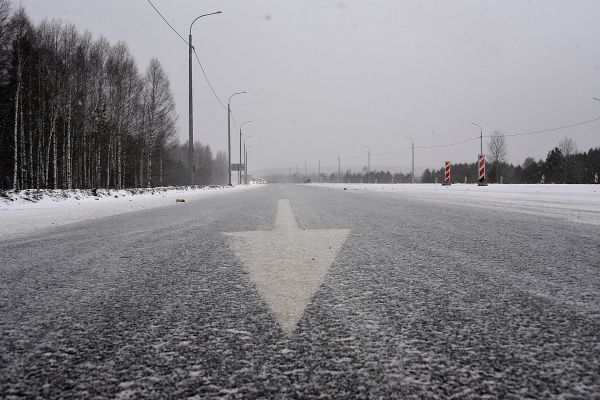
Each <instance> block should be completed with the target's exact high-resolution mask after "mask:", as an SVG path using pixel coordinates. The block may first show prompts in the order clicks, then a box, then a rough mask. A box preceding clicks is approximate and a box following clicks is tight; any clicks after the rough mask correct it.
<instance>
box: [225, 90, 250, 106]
mask: <svg viewBox="0 0 600 400" xmlns="http://www.w3.org/2000/svg"><path fill="white" fill-rule="evenodd" d="M246 93H247V92H236V93H234V94H232V95H231V96H229V100H228V101H227V102H228V103H231V98H232V97H233V96H237V95H238V94H246Z"/></svg>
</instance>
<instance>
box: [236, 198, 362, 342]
mask: <svg viewBox="0 0 600 400" xmlns="http://www.w3.org/2000/svg"><path fill="white" fill-rule="evenodd" d="M349 234H350V229H318V230H303V229H300V228H299V227H298V224H297V223H296V218H295V217H294V213H293V212H292V207H291V205H290V201H289V200H287V199H282V200H279V202H278V204H277V217H276V219H275V227H274V228H273V230H271V231H252V232H231V233H225V235H226V236H228V237H229V238H230V239H231V240H230V245H231V247H232V248H233V250H234V252H235V255H236V256H237V257H238V259H239V260H240V261H241V262H242V263H243V265H244V267H245V268H246V269H247V270H248V273H249V275H250V279H252V281H253V282H254V284H255V285H256V289H257V290H258V293H259V294H260V295H261V296H262V297H263V299H265V301H266V302H267V303H268V304H269V307H271V311H272V312H273V314H274V316H275V318H276V319H277V322H278V323H279V325H280V326H281V329H282V330H283V332H284V333H285V334H286V335H291V334H292V333H293V332H294V330H295V329H296V326H297V325H298V322H299V321H300V318H302V315H303V314H304V310H305V309H306V306H307V305H308V304H309V303H310V302H311V300H312V298H313V296H314V295H315V293H316V292H317V291H318V290H319V287H320V286H321V284H322V283H323V280H324V279H325V275H326V274H327V271H328V270H329V267H330V266H331V264H332V263H333V261H334V260H335V258H336V256H337V255H338V253H339V252H340V250H341V248H342V245H343V244H344V242H345V241H346V239H347V238H348V235H349Z"/></svg>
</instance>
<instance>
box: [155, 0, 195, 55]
mask: <svg viewBox="0 0 600 400" xmlns="http://www.w3.org/2000/svg"><path fill="white" fill-rule="evenodd" d="M146 1H147V2H148V4H150V5H151V6H152V8H154V11H156V12H157V13H158V15H160V17H161V18H162V19H163V21H165V22H166V23H167V25H169V28H171V30H172V31H173V32H175V33H176V34H177V36H179V37H180V38H181V40H183V42H184V43H185V44H187V45H188V46H189V45H190V44H189V43H188V42H187V40H185V39H184V38H183V36H181V35H180V34H179V32H177V30H176V29H175V28H173V26H172V25H171V24H170V23H169V21H167V19H166V18H165V17H164V16H163V15H162V14H161V13H160V11H158V8H156V7H155V6H154V4H152V2H151V1H150V0H146Z"/></svg>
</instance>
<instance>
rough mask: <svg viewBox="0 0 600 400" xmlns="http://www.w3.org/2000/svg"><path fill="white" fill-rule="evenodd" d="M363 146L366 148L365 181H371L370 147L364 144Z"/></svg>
mask: <svg viewBox="0 0 600 400" xmlns="http://www.w3.org/2000/svg"><path fill="white" fill-rule="evenodd" d="M363 147H366V148H367V183H371V148H370V147H369V146H367V145H366V144H363Z"/></svg>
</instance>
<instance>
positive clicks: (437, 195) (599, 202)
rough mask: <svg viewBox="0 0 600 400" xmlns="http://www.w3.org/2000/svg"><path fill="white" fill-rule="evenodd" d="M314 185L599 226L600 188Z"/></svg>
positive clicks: (496, 185)
mask: <svg viewBox="0 0 600 400" xmlns="http://www.w3.org/2000/svg"><path fill="white" fill-rule="evenodd" d="M309 185H311V186H317V187H323V188H329V189H337V190H344V188H346V190H348V191H350V192H355V193H356V192H363V193H364V192H365V191H369V192H370V191H376V192H381V193H388V194H390V195H396V196H405V197H410V198H415V199H419V200H425V201H430V202H438V203H440V205H442V204H455V205H461V206H469V207H471V206H473V207H482V208H489V209H493V210H496V211H501V210H503V211H511V212H521V213H526V214H534V215H541V216H546V217H556V218H561V219H565V220H568V221H572V222H583V223H589V224H595V225H600V185H554V184H550V185H509V184H503V185H498V184H491V185H489V186H477V185H476V184H467V185H465V184H452V186H442V185H440V184H437V185H435V184H419V183H417V184H383V185H382V184H356V183H350V184H341V183H340V184H338V183H320V184H319V183H311V184H309Z"/></svg>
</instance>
